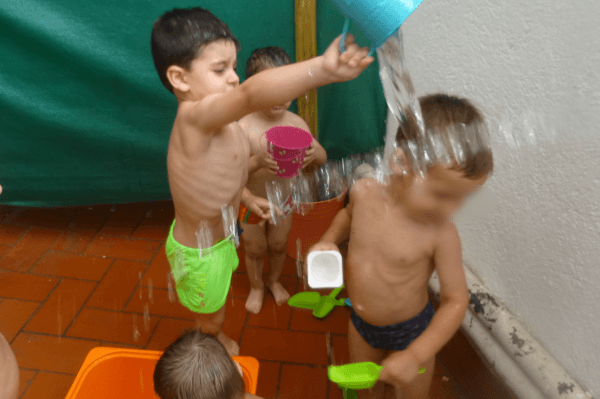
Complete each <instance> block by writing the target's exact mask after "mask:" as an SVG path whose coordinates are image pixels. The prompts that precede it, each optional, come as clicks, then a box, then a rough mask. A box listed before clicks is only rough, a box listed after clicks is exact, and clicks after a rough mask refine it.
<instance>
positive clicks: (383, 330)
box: [350, 302, 435, 351]
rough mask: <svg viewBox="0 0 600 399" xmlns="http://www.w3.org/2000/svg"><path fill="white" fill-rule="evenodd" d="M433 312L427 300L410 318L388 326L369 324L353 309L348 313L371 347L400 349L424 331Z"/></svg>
mask: <svg viewBox="0 0 600 399" xmlns="http://www.w3.org/2000/svg"><path fill="white" fill-rule="evenodd" d="M434 313H435V310H434V308H433V305H432V304H431V302H427V305H426V306H425V309H423V311H421V313H419V314H418V315H416V316H415V317H413V318H412V319H408V320H405V321H403V322H400V323H396V324H390V325H389V326H374V325H371V324H369V323H367V322H366V321H364V320H363V319H361V318H360V317H359V316H358V315H357V314H356V312H355V311H354V309H352V313H351V314H350V320H352V324H353V325H354V328H356V331H358V333H359V334H360V335H361V337H363V338H364V340H365V341H367V343H368V344H369V345H371V346H372V347H373V348H381V349H389V350H394V351H402V350H404V349H406V348H407V347H408V345H410V344H411V342H413V341H414V340H415V339H417V337H418V336H419V335H421V334H422V333H423V331H425V329H426V328H427V326H428V325H429V323H430V322H431V319H432V318H433V314H434Z"/></svg>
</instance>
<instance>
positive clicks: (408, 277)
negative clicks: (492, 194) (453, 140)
mask: <svg viewBox="0 0 600 399" xmlns="http://www.w3.org/2000/svg"><path fill="white" fill-rule="evenodd" d="M420 103H421V109H422V112H423V120H424V122H425V127H426V129H427V133H428V134H429V136H430V137H431V138H432V140H434V141H436V142H438V143H440V142H443V140H444V139H445V138H447V137H448V136H447V135H445V133H447V132H449V131H450V130H448V129H454V128H455V127H457V126H464V128H465V129H466V130H463V131H467V132H468V133H469V134H470V135H469V141H466V140H462V141H461V140H458V143H457V145H459V146H461V147H460V151H462V153H461V154H462V156H461V158H462V160H461V162H460V163H458V162H457V161H456V160H453V161H452V162H450V163H449V164H448V163H442V162H439V161H437V160H435V159H434V161H432V162H430V163H429V164H428V165H427V167H426V172H425V176H424V177H423V178H421V177H418V176H416V175H415V174H414V173H413V172H412V171H411V170H410V168H404V167H403V166H402V165H408V164H409V163H408V156H410V154H411V151H410V148H409V146H408V140H414V139H416V138H417V135H418V134H419V133H418V129H417V127H416V125H415V124H414V123H413V122H414V121H405V122H404V123H402V124H401V125H400V127H399V129H398V133H397V136H396V144H397V150H395V154H393V156H392V157H391V160H390V166H391V169H392V172H393V173H392V175H391V177H390V182H389V184H387V185H384V184H380V183H378V182H377V180H375V179H371V178H365V179H361V180H359V181H357V182H356V183H355V184H354V185H353V186H352V189H351V191H350V201H349V203H348V206H347V207H346V208H344V209H343V210H341V211H340V212H339V213H338V214H337V216H336V217H335V219H334V221H333V222H332V224H331V226H330V228H329V229H328V230H327V232H326V233H325V234H324V235H323V237H322V238H321V241H320V242H319V243H317V244H316V245H315V246H313V247H312V248H311V250H310V251H314V250H338V251H339V249H338V247H337V245H338V244H340V243H341V242H343V241H345V240H347V239H348V238H349V244H348V256H347V259H346V288H347V289H348V294H349V296H350V299H351V301H352V304H353V308H352V313H351V318H350V323H349V327H348V346H349V352H350V361H351V362H364V361H371V362H375V363H378V364H381V365H383V366H384V367H383V369H382V371H381V374H380V377H379V382H378V383H377V384H376V385H375V386H374V387H373V389H371V390H365V391H358V394H359V398H361V399H364V398H374V399H375V398H376V399H380V398H382V397H383V395H384V388H386V389H387V393H389V394H391V395H390V396H386V397H396V396H394V392H393V390H392V389H391V388H392V387H390V386H389V385H392V386H393V388H394V389H395V391H396V392H395V395H398V396H397V397H400V395H402V396H401V397H402V398H404V399H423V398H428V394H429V388H430V385H431V379H432V376H433V370H434V362H435V355H436V354H437V353H438V352H439V351H440V350H441V349H442V347H443V346H444V345H445V344H446V343H447V342H448V341H449V340H450V338H451V337H452V336H453V335H454V333H455V332H456V330H457V329H458V328H459V327H460V324H461V322H462V320H463V317H464V315H465V311H466V309H467V306H468V304H469V295H468V289H467V282H466V278H465V273H464V270H463V263H462V255H461V244H460V238H459V236H458V232H457V230H456V227H455V226H454V223H453V222H452V215H453V214H454V213H455V212H456V211H457V210H458V208H459V207H460V206H461V205H462V203H463V202H464V200H465V199H466V198H467V197H468V196H469V195H470V194H472V193H473V192H475V191H476V190H477V189H478V188H479V187H480V186H481V185H482V184H483V183H484V182H485V181H486V180H487V178H488V176H489V175H490V174H491V173H492V169H493V159H492V153H491V150H490V149H489V147H488V146H487V145H485V144H482V145H475V146H471V145H470V144H466V145H465V141H466V142H467V143H487V136H486V134H487V132H486V131H485V129H484V128H483V119H482V116H481V114H480V113H479V111H478V110H477V109H476V108H475V107H473V106H472V105H471V104H470V103H469V102H468V101H467V100H464V99H459V98H456V97H450V96H447V95H443V94H440V95H432V96H428V97H425V98H422V99H421V100H420ZM455 131H456V130H455ZM459 131H460V130H459ZM407 138H408V140H407ZM455 152H456V151H455ZM434 270H436V271H437V274H438V277H439V281H440V286H441V290H440V296H441V298H440V306H439V308H438V310H437V312H435V314H434V309H433V305H432V304H431V303H430V302H429V300H428V294H427V286H428V282H429V279H430V277H431V275H432V273H433V271H434ZM421 368H425V372H424V373H420V372H419V371H422V370H421ZM384 383H387V385H386V386H384Z"/></svg>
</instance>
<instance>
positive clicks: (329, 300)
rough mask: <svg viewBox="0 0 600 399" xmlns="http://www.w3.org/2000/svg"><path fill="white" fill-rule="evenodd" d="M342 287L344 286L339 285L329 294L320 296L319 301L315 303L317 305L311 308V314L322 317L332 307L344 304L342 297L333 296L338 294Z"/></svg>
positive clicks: (329, 311)
mask: <svg viewBox="0 0 600 399" xmlns="http://www.w3.org/2000/svg"><path fill="white" fill-rule="evenodd" d="M343 289H344V286H343V285H342V286H341V287H338V288H336V289H335V290H333V291H331V292H330V293H329V295H327V296H322V297H321V299H319V303H317V306H315V308H314V310H313V316H315V317H316V318H319V319H322V318H324V317H325V316H327V315H328V314H329V313H331V311H332V310H333V308H334V307H336V306H344V305H345V304H344V300H343V299H335V297H336V296H338V295H339V293H340V292H341V291H342V290H343Z"/></svg>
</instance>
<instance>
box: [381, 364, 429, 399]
mask: <svg viewBox="0 0 600 399" xmlns="http://www.w3.org/2000/svg"><path fill="white" fill-rule="evenodd" d="M423 367H425V372H424V373H423V374H419V375H418V376H417V379H416V380H415V381H414V382H413V383H412V384H411V385H406V386H397V387H396V396H394V395H393V394H392V395H391V396H390V398H399V399H400V398H401V399H428V398H429V390H430V389H431V380H432V379H433V370H434V368H435V357H432V358H431V359H429V360H428V361H427V362H425V364H424V365H423ZM386 387H390V388H391V386H389V385H386ZM390 391H392V392H393V389H390ZM386 399H387V396H386Z"/></svg>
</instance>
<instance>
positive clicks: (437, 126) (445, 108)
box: [396, 94, 494, 179]
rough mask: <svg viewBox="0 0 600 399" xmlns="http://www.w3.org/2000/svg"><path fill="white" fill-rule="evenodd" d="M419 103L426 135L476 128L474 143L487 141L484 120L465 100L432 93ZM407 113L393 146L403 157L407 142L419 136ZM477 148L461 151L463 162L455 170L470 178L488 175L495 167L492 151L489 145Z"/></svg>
mask: <svg viewBox="0 0 600 399" xmlns="http://www.w3.org/2000/svg"><path fill="white" fill-rule="evenodd" d="M419 104H420V105H421V112H422V115H423V122H424V123H425V129H426V130H427V132H428V133H429V134H433V135H441V134H442V133H443V132H444V131H445V130H446V129H449V128H452V127H453V126H457V125H459V126H460V125H462V126H466V127H467V128H468V129H475V130H474V133H475V135H476V136H477V137H475V139H476V140H477V141H479V142H481V143H483V142H486V141H487V137H486V135H487V131H486V130H485V125H484V121H483V117H482V115H481V113H480V112H479V110H477V108H475V107H474V106H473V105H472V104H471V103H470V102H469V101H468V100H466V99H463V98H458V97H454V96H449V95H446V94H433V95H429V96H424V97H421V98H420V99H419ZM406 114H407V116H406V117H405V119H404V120H403V122H402V123H400V126H399V127H398V132H397V133H396V144H397V146H398V147H399V148H401V149H402V150H403V151H404V152H405V154H407V153H408V152H409V151H408V142H409V141H412V142H417V141H418V140H417V138H418V136H419V129H418V127H417V123H416V119H415V117H414V115H413V114H412V113H411V112H406ZM471 131H473V130H471ZM476 148H477V150H475V151H472V150H471V147H465V148H463V150H464V151H465V160H464V162H461V165H460V166H458V169H459V170H461V171H463V172H464V174H465V176H466V177H468V178H471V179H476V178H479V177H481V176H489V175H490V174H491V173H492V171H493V168H494V161H493V156H492V151H491V150H490V148H489V146H486V145H479V146H476ZM407 155H408V154H407Z"/></svg>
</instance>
